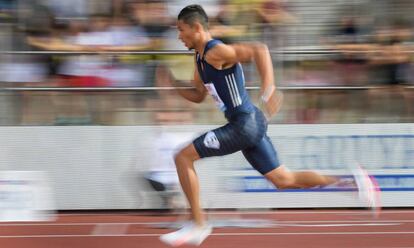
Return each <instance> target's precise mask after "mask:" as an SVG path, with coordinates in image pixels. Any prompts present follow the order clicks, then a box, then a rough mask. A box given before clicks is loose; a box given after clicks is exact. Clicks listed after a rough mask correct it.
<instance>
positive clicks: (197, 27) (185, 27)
mask: <svg viewBox="0 0 414 248" xmlns="http://www.w3.org/2000/svg"><path fill="white" fill-rule="evenodd" d="M177 27H178V32H179V35H178V38H179V39H180V40H181V41H182V42H183V43H184V45H185V46H186V47H187V48H188V49H193V48H194V46H195V44H196V43H197V42H198V41H199V40H200V39H201V34H202V32H206V31H207V30H208V17H207V14H206V12H205V11H204V9H203V8H202V7H201V6H200V5H197V4H193V5H188V6H187V7H185V8H184V9H182V10H181V12H180V14H179V15H178V21H177Z"/></svg>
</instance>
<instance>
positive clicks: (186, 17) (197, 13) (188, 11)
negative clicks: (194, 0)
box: [178, 4, 208, 30]
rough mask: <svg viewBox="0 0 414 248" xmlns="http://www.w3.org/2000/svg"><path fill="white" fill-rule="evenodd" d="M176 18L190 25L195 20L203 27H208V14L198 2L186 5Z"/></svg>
mask: <svg viewBox="0 0 414 248" xmlns="http://www.w3.org/2000/svg"><path fill="white" fill-rule="evenodd" d="M178 20H182V21H183V22H184V23H187V24H188V25H190V26H192V25H193V24H194V23H195V22H199V23H200V24H201V25H202V26H203V28H204V29H206V30H207V29H208V16H207V14H206V12H205V11H204V9H203V7H201V6H200V5H198V4H192V5H188V6H187V7H185V8H184V9H182V10H181V11H180V14H178Z"/></svg>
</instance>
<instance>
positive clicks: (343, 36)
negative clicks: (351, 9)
mask: <svg viewBox="0 0 414 248" xmlns="http://www.w3.org/2000/svg"><path fill="white" fill-rule="evenodd" d="M358 21H359V19H357V18H356V17H353V16H343V17H341V19H340V22H339V27H338V29H337V30H336V32H335V33H334V34H333V35H332V38H331V39H332V41H333V43H334V46H333V48H334V49H336V50H338V51H339V54H338V55H337V58H336V59H335V61H334V62H335V64H334V67H335V69H336V72H337V76H338V77H337V80H336V82H335V81H334V82H332V83H336V84H340V85H344V86H345V85H348V86H352V85H360V84H363V83H365V82H367V77H366V76H365V75H366V73H367V66H366V65H367V62H368V52H369V50H370V49H371V44H370V42H369V40H368V39H367V37H366V34H364V33H363V32H362V28H361V26H360V25H359V22H358Z"/></svg>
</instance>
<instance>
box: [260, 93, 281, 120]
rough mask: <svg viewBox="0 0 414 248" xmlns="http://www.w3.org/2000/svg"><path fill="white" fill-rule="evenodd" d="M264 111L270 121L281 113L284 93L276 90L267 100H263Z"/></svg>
mask: <svg viewBox="0 0 414 248" xmlns="http://www.w3.org/2000/svg"><path fill="white" fill-rule="evenodd" d="M261 102H262V106H263V107H262V109H263V110H264V112H265V115H266V117H267V119H268V120H270V119H271V118H272V117H273V116H274V115H276V114H277V112H279V110H280V108H281V107H282V103H283V93H282V92H281V91H277V90H274V91H273V92H272V93H271V94H270V96H268V97H267V98H262V99H261Z"/></svg>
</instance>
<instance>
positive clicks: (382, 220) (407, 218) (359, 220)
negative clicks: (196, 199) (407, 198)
mask: <svg viewBox="0 0 414 248" xmlns="http://www.w3.org/2000/svg"><path fill="white" fill-rule="evenodd" d="M213 215H214V217H215V218H216V219H217V218H220V219H231V218H233V219H234V218H238V219H239V218H243V219H263V220H272V221H274V223H276V225H274V226H271V227H268V228H216V229H214V232H213V234H212V235H211V236H210V237H208V238H207V240H206V241H205V242H204V243H203V244H202V245H201V246H200V247H209V248H221V247H223V248H225V247H228V248H230V247H231V248H234V247H237V248H256V247H260V248H270V247H271V248H274V247H281V248H302V247H304V248H313V247H314V248H320V247H336V248H374V247H375V248H408V247H414V210H407V209H403V210H384V211H383V212H382V213H381V215H380V216H379V217H378V218H372V217H371V216H370V215H369V213H368V212H366V211H363V210H299V211H294V210H278V211H274V212H250V213H249V212H242V213H240V212H216V213H213ZM176 219H177V216H165V215H156V214H149V213H141V212H138V213H102V214H94V213H92V214H91V213H90V214H87V213H81V214H79V213H73V214H59V215H58V218H57V220H56V221H54V222H30V223H26V222H21V223H0V247H7V248H29V247H30V248H139V247H142V248H158V247H168V246H166V245H164V244H163V243H161V242H160V241H159V240H158V237H159V235H160V234H163V233H167V232H170V231H171V230H170V229H161V228H155V227H154V226H153V225H154V224H157V223H159V222H165V221H175V220H176ZM182 247H186V246H182Z"/></svg>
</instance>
